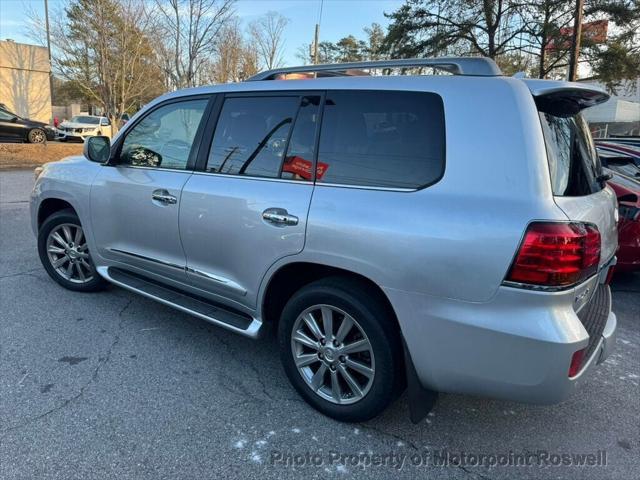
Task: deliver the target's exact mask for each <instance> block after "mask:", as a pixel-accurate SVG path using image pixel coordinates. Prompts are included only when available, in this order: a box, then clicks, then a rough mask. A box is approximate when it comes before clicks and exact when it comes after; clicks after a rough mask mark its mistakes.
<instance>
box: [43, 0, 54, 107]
mask: <svg viewBox="0 0 640 480" xmlns="http://www.w3.org/2000/svg"><path fill="white" fill-rule="evenodd" d="M44 21H45V26H46V28H47V51H48V52H49V95H51V104H52V105H53V65H52V64H51V33H50V32H49V1H48V0H44Z"/></svg>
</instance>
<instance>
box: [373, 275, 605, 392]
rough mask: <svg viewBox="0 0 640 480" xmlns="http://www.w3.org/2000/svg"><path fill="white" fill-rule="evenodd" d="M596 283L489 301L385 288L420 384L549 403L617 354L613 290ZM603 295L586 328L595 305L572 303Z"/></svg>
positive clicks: (514, 292)
mask: <svg viewBox="0 0 640 480" xmlns="http://www.w3.org/2000/svg"><path fill="white" fill-rule="evenodd" d="M598 282H599V277H598V276H596V277H593V278H592V279H591V280H589V281H587V282H585V283H584V284H583V285H580V286H579V287H576V288H574V289H571V290H569V291H563V292H553V293H548V292H535V291H530V290H521V289H517V288H510V287H500V289H499V292H498V294H497V295H496V296H495V297H494V298H493V299H492V300H491V301H490V302H486V303H468V302H460V301H457V300H451V299H440V298H435V297H428V296H425V295H421V294H416V293H409V292H404V291H398V290H393V289H385V291H386V293H387V295H388V296H389V299H390V300H391V303H392V305H393V306H394V308H395V310H396V313H397V315H398V319H399V321H400V326H401V329H402V333H403V336H404V338H405V340H406V343H407V349H408V351H409V354H410V355H411V359H412V361H413V363H414V366H415V369H416V373H417V375H418V378H419V380H420V382H421V383H422V385H423V387H425V388H428V389H431V390H436V391H440V392H451V393H464V394H472V395H482V396H488V397H494V398H503V399H508V400H516V401H522V402H528V403H540V404H550V403H557V402H560V401H562V400H564V399H566V398H567V397H568V396H569V395H570V394H571V392H572V391H573V390H574V389H575V388H576V387H577V386H578V385H579V384H580V383H581V381H582V380H583V379H584V378H585V376H586V375H588V373H587V372H588V371H589V370H591V369H592V368H593V367H594V366H595V365H596V364H598V363H600V362H602V361H604V359H605V358H606V357H607V356H608V355H609V354H610V353H611V350H612V349H613V345H614V343H615V332H616V316H615V314H614V313H613V312H611V302H610V292H609V287H608V286H606V285H601V284H599V283H598ZM601 289H602V290H601ZM594 292H595V294H594ZM603 294H604V295H606V296H607V301H606V304H600V313H599V315H598V318H597V320H598V322H597V325H587V322H586V321H585V319H584V318H583V320H581V318H580V317H586V313H587V312H586V310H585V309H589V308H591V307H592V305H593V303H594V302H593V301H589V302H588V303H587V304H586V305H585V306H584V307H583V308H582V310H580V312H579V313H576V312H575V311H574V304H575V303H580V301H579V300H580V298H583V297H584V296H591V298H592V299H593V298H594V295H603ZM576 299H577V301H576ZM579 315H580V316H579ZM583 321H585V323H583ZM585 325H586V327H585ZM587 328H589V329H590V330H591V331H592V332H594V333H592V334H591V335H590V334H589V332H588V330H587ZM583 349H587V350H586V351H587V352H588V353H587V357H586V358H585V360H584V362H583V364H582V366H581V370H580V372H579V373H578V374H577V375H576V376H575V377H571V378H570V377H569V376H568V373H569V366H570V364H571V358H572V356H573V354H574V353H575V352H576V351H578V350H583Z"/></svg>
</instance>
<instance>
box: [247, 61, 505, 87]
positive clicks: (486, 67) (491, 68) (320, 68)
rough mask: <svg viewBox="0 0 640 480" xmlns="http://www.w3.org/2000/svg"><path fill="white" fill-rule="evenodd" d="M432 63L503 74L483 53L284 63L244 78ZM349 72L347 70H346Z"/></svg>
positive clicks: (450, 69)
mask: <svg viewBox="0 0 640 480" xmlns="http://www.w3.org/2000/svg"><path fill="white" fill-rule="evenodd" d="M410 67H433V68H438V69H441V70H445V71H447V72H450V73H453V74H454V75H479V76H486V77H495V76H498V75H502V72H501V71H500V67H498V65H496V62H494V61H493V60H492V59H490V58H486V57H438V58H403V59H399V60H376V61H372V62H349V63H326V64H321V65H304V66H300V67H283V68H276V69H274V70H267V71H266V72H260V73H258V74H256V75H254V76H253V77H250V78H248V79H247V81H256V80H274V79H276V77H277V76H278V75H286V74H289V73H318V72H345V71H346V70H366V69H372V68H410ZM345 75H348V73H345Z"/></svg>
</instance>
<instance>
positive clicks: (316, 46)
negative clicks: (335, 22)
mask: <svg viewBox="0 0 640 480" xmlns="http://www.w3.org/2000/svg"><path fill="white" fill-rule="evenodd" d="M323 6H324V0H320V9H319V11H318V22H317V23H316V32H315V35H314V40H313V64H314V65H317V64H318V55H319V53H318V52H319V50H320V45H319V43H320V22H322V7H323Z"/></svg>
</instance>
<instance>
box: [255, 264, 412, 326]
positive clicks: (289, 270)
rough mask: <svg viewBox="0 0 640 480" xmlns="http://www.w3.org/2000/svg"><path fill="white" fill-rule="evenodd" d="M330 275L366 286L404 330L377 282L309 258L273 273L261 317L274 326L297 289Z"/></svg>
mask: <svg viewBox="0 0 640 480" xmlns="http://www.w3.org/2000/svg"><path fill="white" fill-rule="evenodd" d="M327 277H344V278H350V279H353V280H355V281H357V282H358V283H360V284H361V285H363V286H365V287H366V288H367V291H368V292H370V293H372V294H373V295H375V296H376V297H377V298H378V299H379V300H380V301H381V302H382V303H383V304H384V305H385V307H386V309H387V313H388V315H389V318H390V319H392V321H393V323H394V325H395V326H396V327H397V329H398V332H399V333H401V329H400V323H399V322H398V318H397V316H396V313H395V310H394V308H393V305H392V304H391V301H390V300H389V298H388V297H387V295H386V294H385V293H384V290H382V288H381V287H380V286H379V285H378V284H377V283H376V282H375V281H373V280H372V279H370V278H369V277H367V276H365V275H362V274H360V273H357V272H354V271H352V270H348V269H345V268H341V267H335V266H332V265H327V264H323V263H316V262H309V261H295V262H290V263H286V264H284V265H281V266H280V267H279V268H278V269H277V270H275V271H274V272H273V274H271V275H270V277H269V279H268V281H267V282H266V286H265V288H264V290H263V294H262V296H261V299H260V303H259V309H260V313H261V317H262V320H263V321H265V323H269V324H272V325H275V324H277V323H278V321H279V319H280V314H281V312H282V309H283V308H284V306H285V304H286V302H287V300H288V299H289V298H291V296H292V295H293V294H294V293H295V292H296V291H298V290H299V289H300V288H302V287H304V286H305V285H308V284H309V283H311V282H314V281H316V280H320V279H322V278H327Z"/></svg>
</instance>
